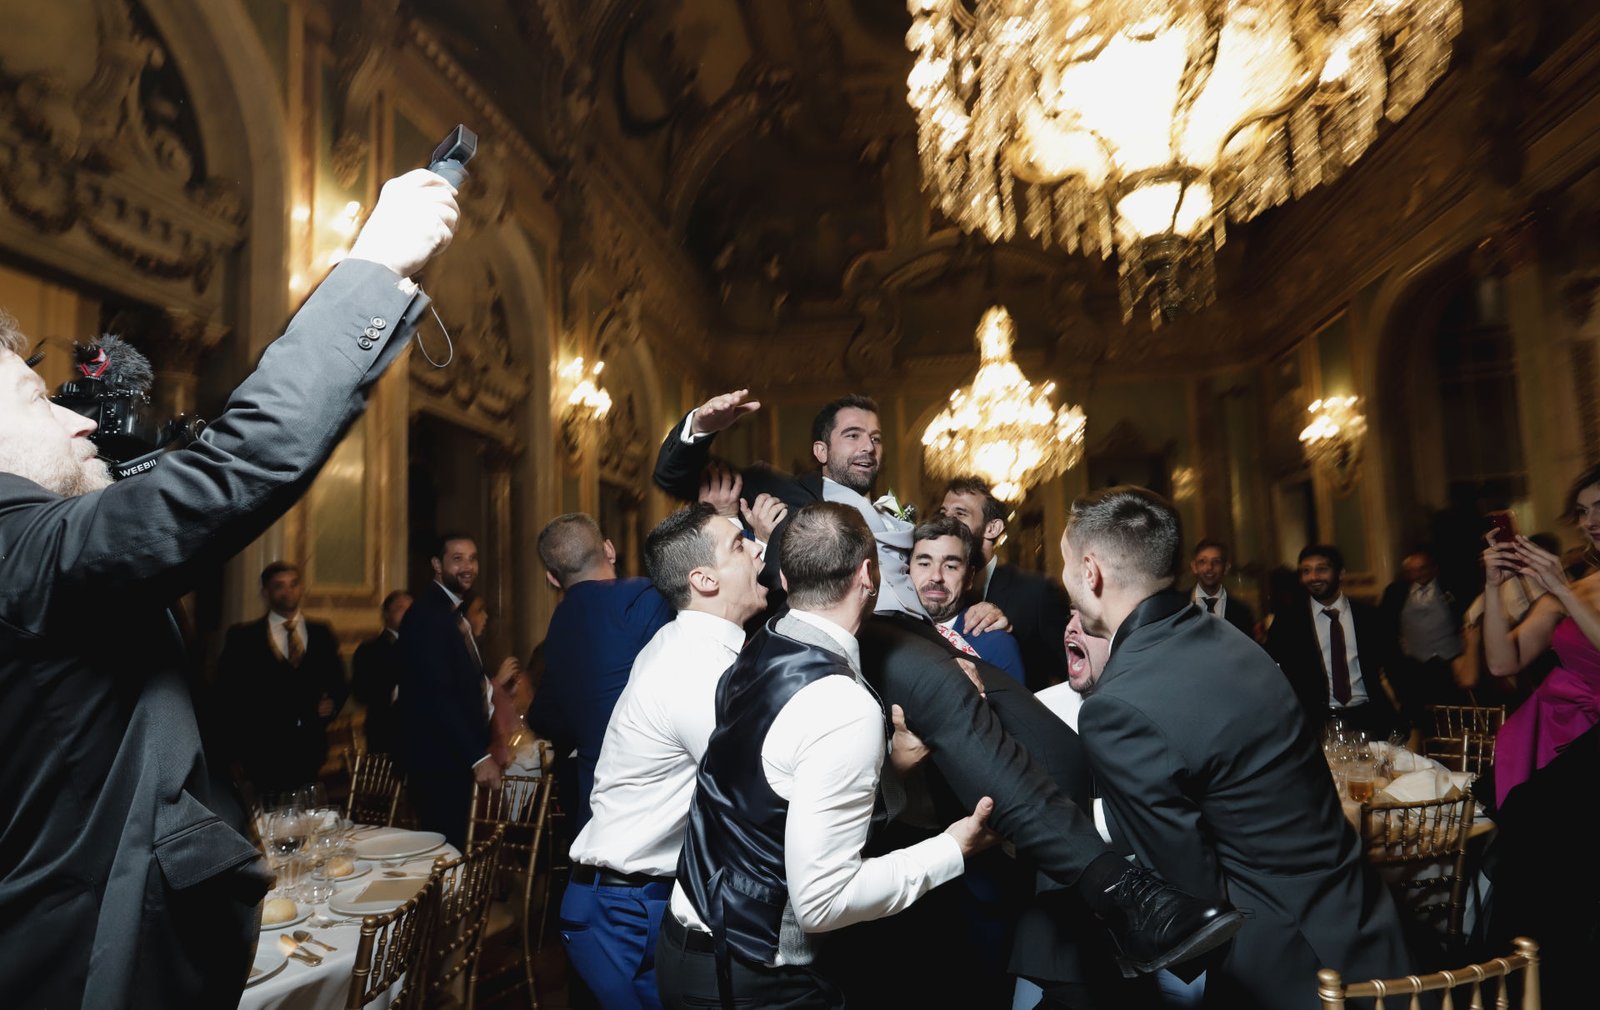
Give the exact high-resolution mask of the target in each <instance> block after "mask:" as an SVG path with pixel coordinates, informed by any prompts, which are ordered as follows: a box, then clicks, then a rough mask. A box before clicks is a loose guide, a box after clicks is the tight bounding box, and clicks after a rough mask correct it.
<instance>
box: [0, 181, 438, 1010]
mask: <svg viewBox="0 0 1600 1010" xmlns="http://www.w3.org/2000/svg"><path fill="white" fill-rule="evenodd" d="M456 214H457V211H456V205H455V199H454V196H453V191H452V190H451V188H450V186H449V185H448V184H447V183H445V182H444V180H443V179H440V178H439V177H438V176H436V175H433V174H432V173H428V172H422V171H418V172H414V173H411V174H410V175H407V176H403V177H401V178H400V179H397V180H393V181H391V182H389V183H388V184H387V185H386V186H384V189H383V194H382V196H381V197H380V198H379V200H378V204H377V206H376V207H375V208H374V209H373V212H372V216H371V217H370V218H369V219H368V221H367V224H366V226H365V227H364V228H363V229H362V232H361V235H360V236H359V237H358V238H357V240H356V243H355V245H354V246H353V247H352V248H351V250H350V254H349V256H348V257H347V258H346V259H345V260H344V261H343V262H342V263H340V264H339V265H338V266H336V267H335V268H334V269H333V272H332V273H331V274H329V276H328V278H327V279H326V280H325V281H324V282H323V283H322V284H321V286H320V287H319V288H318V289H317V290H316V292H315V293H314V294H312V295H311V297H310V298H309V299H307V301H306V303H305V305H304V306H303V307H302V308H301V309H300V311H299V312H298V313H297V314H296V315H295V317H294V320H293V321H292V322H291V323H290V324H289V328H288V330H287V331H286V332H285V333H284V335H283V336H282V337H281V338H279V339H278V340H277V341H276V342H274V343H273V344H272V345H271V346H270V347H268V348H267V349H266V352H265V353H264V354H263V355H262V357H261V362H260V364H259V366H258V367H257V368H256V370H255V372H254V373H253V374H252V375H250V377H249V378H247V379H246V380H245V381H244V383H243V384H241V385H240V386H239V388H238V389H237V390H236V391H235V392H234V394H233V396H232V397H231V398H230V399H229V402H228V406H227V408H226V409H225V410H224V411H223V413H222V414H221V416H219V417H218V418H217V419H216V420H215V421H213V422H212V423H211V425H210V426H209V427H208V428H207V429H206V433H205V435H204V437H203V439H202V440H201V441H200V442H199V443H197V444H196V445H194V446H192V447H190V448H188V449H183V450H180V451H177V452H173V453H169V454H167V455H166V456H163V457H162V458H161V461H160V462H159V463H158V464H157V465H156V466H155V467H153V468H151V469H149V470H146V471H144V472H142V473H140V474H138V475H136V476H133V477H129V478H127V479H126V480H123V481H120V482H118V483H116V484H111V483H110V480H109V475H108V473H107V471H106V468H105V466H104V464H103V463H101V462H99V461H98V460H96V459H95V458H94V456H95V449H94V446H93V445H92V444H91V443H90V442H89V440H88V438H87V436H88V435H89V434H90V433H91V432H92V431H93V430H94V425H93V423H91V422H89V421H88V420H86V419H85V418H82V417H80V416H78V415H76V414H73V413H71V412H69V411H67V410H65V409H64V408H61V407H58V406H55V405H53V404H51V402H50V400H49V399H48V398H47V397H46V395H45V388H44V383H43V382H42V381H41V380H39V378H38V377H37V376H36V375H34V374H33V373H32V371H31V370H30V369H29V368H28V367H27V365H26V363H25V362H24V361H23V358H22V357H21V355H23V354H26V353H27V347H28V344H29V341H28V340H27V339H26V338H25V337H23V335H22V334H21V333H20V332H18V331H17V330H16V329H15V328H14V327H11V326H9V325H7V326H0V557H4V559H5V576H4V578H3V579H0V690H3V693H4V697H5V705H4V706H0V739H4V740H5V742H6V746H5V748H4V750H3V752H0V809H3V810H5V812H6V816H5V822H4V827H3V828H0V949H3V950H4V951H5V956H4V957H3V958H0V1003H3V1004H5V1005H6V1006H13V1007H77V1006H82V1005H85V1004H92V1005H94V1006H96V1007H141V1008H142V1007H149V1008H170V1007H231V1006H235V1005H236V1004H237V1003H238V1001H239V994H240V991H241V990H242V988H243V985H244V979H245V976H246V974H247V973H248V970H249V966H250V954H251V950H252V949H253V948H254V946H255V943H256V937H257V934H258V931H259V922H260V919H259V911H258V909H257V904H258V902H259V901H260V899H261V897H262V895H263V894H264V893H265V892H266V888H267V884H268V879H269V878H268V874H267V872H266V868H265V865H264V862H263V860H262V859H261V857H260V853H259V851H258V850H257V849H256V847H255V845H253V844H252V843H251V842H250V841H249V840H248V838H247V834H248V828H247V827H246V825H245V819H244V815H243V811H242V809H241V808H240V805H239V804H238V802H237V800H236V798H235V797H234V795H233V792H232V790H231V789H230V788H229V786H228V784H227V783H226V782H225V781H224V780H223V779H222V778H221V777H220V776H219V772H220V771H221V769H222V767H223V766H222V765H221V764H219V763H218V762H217V761H216V760H214V758H213V757H211V756H208V754H207V753H206V751H205V750H204V749H203V748H202V745H201V737H200V732H199V728H198V726H197V723H196V719H195V714H194V705H193V703H192V702H191V696H190V688H189V683H188V679H189V678H188V677H186V674H187V673H191V672H192V665H193V664H192V663H191V660H190V659H189V657H188V656H186V655H185V651H184V647H183V642H182V640H181V639H180V637H179V636H178V634H177V628H176V625H175V622H174V621H173V618H172V615H171V613H170V611H169V610H168V609H167V608H168V607H169V606H171V605H172V604H173V603H174V602H175V601H176V600H177V599H178V598H179V597H181V596H182V595H184V594H185V593H187V592H189V591H191V590H192V589H194V588H195V587H196V585H197V584H202V583H203V582H204V581H205V580H204V575H203V573H204V572H206V571H207V570H209V569H211V568H212V567H213V566H215V565H217V564H220V563H221V562H222V561H224V560H225V559H227V558H228V557H230V556H232V555H233V554H234V553H236V552H237V551H239V550H240V549H241V548H243V547H244V546H245V545H246V544H248V543H250V542H251V541H252V540H254V539H255V538H256V537H258V536H260V535H261V533H262V532H263V531H264V530H266V529H267V527H268V526H270V525H271V524H272V523H273V522H275V521H276V520H277V519H278V518H279V517H280V516H282V515H283V513H284V512H285V511H287V510H288V509H289V508H290V507H291V506H292V505H294V503H295V501H296V500H297V499H298V498H299V497H300V494H301V493H302V492H303V491H304V489H305V487H306V485H307V484H308V483H309V482H310V481H311V479H312V477H314V476H315V474H316V472H317V470H318V468H319V467H321V465H322V464H323V462H324V461H326V460H327V458H328V454H329V453H331V452H332V451H333V448H334V446H336V445H337V444H338V442H339V439H340V438H341V437H342V436H343V434H344V432H345V431H346V430H348V429H349V427H350V425H351V424H352V423H354V421H355V419H356V418H357V417H358V416H359V415H360V414H361V411H362V409H363V407H364V406H365V404H366V399H367V395H368V393H369V391H370V390H371V388H372V386H373V384H374V383H376V382H377V380H378V378H379V377H380V376H381V375H382V374H383V372H384V370H385V369H386V368H387V367H388V366H389V365H391V364H393V362H394V360H395V359H396V358H397V357H399V356H400V353H401V352H402V351H404V350H405V348H406V346H407V344H408V343H409V342H410V337H411V334H412V332H413V331H414V329H415V327H416V324H417V322H418V321H419V320H420V319H421V316H422V313H423V312H424V311H425V310H426V307H427V304H428V299H427V297H426V296H424V295H422V294H421V293H420V292H419V291H418V289H417V287H416V285H415V284H413V283H412V282H411V281H410V280H409V279H408V276H409V275H410V274H412V273H414V272H415V271H417V270H419V269H420V268H421V267H422V265H423V264H424V263H426V262H427V261H428V259H429V258H430V257H431V256H432V255H433V254H434V253H435V252H437V251H438V250H439V249H441V248H443V247H444V246H445V245H446V244H447V243H448V242H449V240H450V235H451V232H452V230H453V229H454V227H455V222H456ZM258 224H260V225H263V226H265V225H267V224H268V222H258ZM246 714H248V713H246ZM218 729H220V730H225V729H226V727H218Z"/></svg>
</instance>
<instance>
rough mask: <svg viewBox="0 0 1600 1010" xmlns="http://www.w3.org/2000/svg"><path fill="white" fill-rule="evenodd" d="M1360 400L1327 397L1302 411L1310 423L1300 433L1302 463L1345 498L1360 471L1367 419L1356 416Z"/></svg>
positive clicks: (1358, 398)
mask: <svg viewBox="0 0 1600 1010" xmlns="http://www.w3.org/2000/svg"><path fill="white" fill-rule="evenodd" d="M1360 406H1361V399H1360V397H1356V396H1329V397H1326V398H1324V399H1321V400H1317V401H1316V402H1314V403H1313V404H1311V406H1309V407H1307V408H1306V413H1308V414H1310V415H1311V423H1310V424H1308V425H1306V427H1305V430H1304V431H1302V432H1300V447H1301V449H1302V451H1304V453H1305V457H1306V462H1307V463H1308V464H1310V465H1311V466H1313V467H1315V468H1316V469H1319V470H1321V471H1322V472H1323V473H1325V474H1326V475H1327V476H1328V480H1329V481H1330V482H1331V483H1332V484H1333V487H1334V490H1336V491H1338V492H1339V493H1340V494H1348V493H1349V492H1350V489H1351V488H1353V487H1355V483H1356V477H1357V476H1359V474H1360V470H1361V445H1362V443H1363V442H1364V441H1365V440H1366V435H1367V419H1366V417H1364V416H1363V415H1362V414H1360V413H1358V412H1357V408H1359V407H1360Z"/></svg>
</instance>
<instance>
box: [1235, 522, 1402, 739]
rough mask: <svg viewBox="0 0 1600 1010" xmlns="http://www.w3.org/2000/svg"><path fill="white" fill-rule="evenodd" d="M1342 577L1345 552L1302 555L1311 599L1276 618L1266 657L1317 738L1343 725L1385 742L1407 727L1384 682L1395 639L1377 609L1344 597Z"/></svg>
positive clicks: (1329, 549) (1319, 549) (1328, 547)
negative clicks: (1336, 724) (1332, 726)
mask: <svg viewBox="0 0 1600 1010" xmlns="http://www.w3.org/2000/svg"><path fill="white" fill-rule="evenodd" d="M1343 577H1344V554H1343V553H1342V552H1341V551H1340V550H1339V548H1337V547H1335V546H1333V545H1332V544H1312V545H1311V546H1309V547H1306V548H1305V549H1304V550H1302V551H1301V552H1300V585H1301V586H1303V587H1304V588H1305V590H1306V595H1305V596H1302V597H1301V598H1300V600H1299V601H1298V602H1295V603H1291V604H1290V605H1289V606H1287V607H1285V608H1284V609H1283V612H1282V613H1280V614H1278V616H1277V617H1275V618H1273V621H1272V628H1271V629H1270V630H1269V631H1268V632H1267V642H1266V647H1267V654H1268V655H1269V656H1271V657H1272V659H1273V661H1274V662H1275V663H1277V664H1278V666H1279V668H1281V669H1282V670H1283V673H1284V676H1286V677H1288V678H1289V684H1290V686H1291V687H1293V688H1294V693H1295V695H1296V696H1297V697H1298V698H1299V699H1300V705H1301V707H1302V708H1303V709H1304V710H1305V714H1306V721H1307V723H1308V724H1309V725H1310V727H1311V730H1312V732H1313V733H1315V734H1317V735H1318V736H1320V735H1321V733H1322V728H1323V727H1324V726H1326V725H1327V724H1328V720H1329V719H1337V720H1339V721H1340V722H1341V723H1343V724H1345V725H1347V726H1349V727H1351V728H1353V729H1359V730H1361V731H1363V732H1364V733H1366V734H1367V736H1368V738H1369V739H1375V740H1382V739H1383V738H1384V737H1386V736H1388V735H1389V733H1390V732H1391V731H1394V730H1398V729H1403V728H1404V726H1405V721H1404V720H1403V719H1402V718H1401V717H1400V713H1399V712H1398V711H1396V710H1395V707H1394V703H1393V702H1392V701H1391V700H1390V698H1389V691H1388V683H1387V681H1386V679H1385V678H1384V670H1385V669H1387V668H1389V667H1390V666H1391V665H1392V663H1393V655H1394V636H1393V635H1392V634H1390V633H1389V630H1388V627H1387V625H1386V624H1385V623H1384V620H1383V616H1382V615H1381V614H1380V613H1379V612H1378V610H1377V608H1375V607H1373V606H1371V605H1369V604H1366V603H1359V602H1357V601H1355V600H1352V599H1350V598H1349V597H1347V596H1345V595H1344V593H1343V592H1342V591H1341V589H1340V583H1341V581H1342V579H1343Z"/></svg>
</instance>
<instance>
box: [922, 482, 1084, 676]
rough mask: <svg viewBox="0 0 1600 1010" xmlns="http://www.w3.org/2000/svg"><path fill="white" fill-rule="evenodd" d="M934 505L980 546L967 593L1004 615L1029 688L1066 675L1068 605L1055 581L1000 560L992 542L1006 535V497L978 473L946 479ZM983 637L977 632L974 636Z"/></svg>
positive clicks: (994, 543) (1007, 511) (997, 543)
mask: <svg viewBox="0 0 1600 1010" xmlns="http://www.w3.org/2000/svg"><path fill="white" fill-rule="evenodd" d="M939 511H940V512H941V513H943V514H944V515H947V516H952V517H954V518H956V519H959V520H960V521H961V522H962V523H964V524H965V525H966V527H967V529H969V530H971V531H972V535H973V536H974V537H976V538H977V540H978V545H979V547H980V548H981V550H982V552H983V557H982V562H981V567H980V568H979V569H978V570H977V571H976V572H974V575H973V590H972V595H973V597H974V598H975V599H978V600H984V601H987V602H989V603H993V604H994V605H995V606H997V607H999V608H1000V611H1001V612H1002V613H1003V614H1005V615H1006V619H1007V620H1008V621H1009V622H1010V625H1011V634H1012V635H1013V636H1015V638H1016V641H1017V647H1018V648H1019V649H1020V650H1021V652H1022V666H1023V668H1024V669H1025V670H1026V671H1027V685H1028V689H1029V690H1030V691H1042V690H1043V689H1045V688H1046V687H1049V686H1050V685H1051V684H1058V683H1060V682H1061V680H1062V678H1064V677H1065V676H1066V669H1067V654H1066V649H1065V647H1064V646H1063V645H1062V640H1063V636H1064V635H1065V633H1066V630H1067V619H1068V618H1069V617H1070V616H1071V612H1072V611H1071V606H1070V604H1069V603H1068V601H1067V595H1066V593H1064V592H1063V591H1062V589H1061V585H1060V583H1058V582H1056V581H1055V580H1054V579H1051V578H1048V577H1046V576H1045V575H1044V573H1042V572H1030V571H1024V570H1023V569H1021V568H1018V567H1017V566H1016V565H1011V564H1001V563H1000V559H999V558H998V557H997V556H996V555H995V548H996V547H997V546H998V545H999V543H1000V541H1001V540H1002V539H1003V538H1004V537H1005V532H1006V516H1007V515H1008V514H1009V512H1010V510H1009V509H1008V508H1007V506H1006V503H1005V502H1002V501H1001V500H1000V499H998V498H996V497H995V496H994V493H993V492H992V491H990V490H989V485H988V483H986V482H985V481H984V480H983V479H982V478H981V477H957V478H955V479H954V480H952V481H950V482H949V483H948V484H946V485H945V489H944V499H943V501H942V502H941V503H940V506H939ZM979 637H982V636H979Z"/></svg>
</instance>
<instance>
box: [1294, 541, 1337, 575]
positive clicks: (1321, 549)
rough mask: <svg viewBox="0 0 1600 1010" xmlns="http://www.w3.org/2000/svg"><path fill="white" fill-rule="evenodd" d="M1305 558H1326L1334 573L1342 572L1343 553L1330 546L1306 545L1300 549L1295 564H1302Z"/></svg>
mask: <svg viewBox="0 0 1600 1010" xmlns="http://www.w3.org/2000/svg"><path fill="white" fill-rule="evenodd" d="M1306 558H1327V559H1328V564H1330V565H1332V566H1333V570H1334V571H1336V572H1339V573H1341V574H1342V573H1343V572H1344V551H1341V550H1340V549H1339V548H1337V547H1335V546H1334V545H1332V544H1307V545H1306V546H1304V547H1302V548H1300V556H1299V557H1298V558H1296V559H1295V564H1297V565H1299V564H1303V563H1304V562H1305V560H1306Z"/></svg>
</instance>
